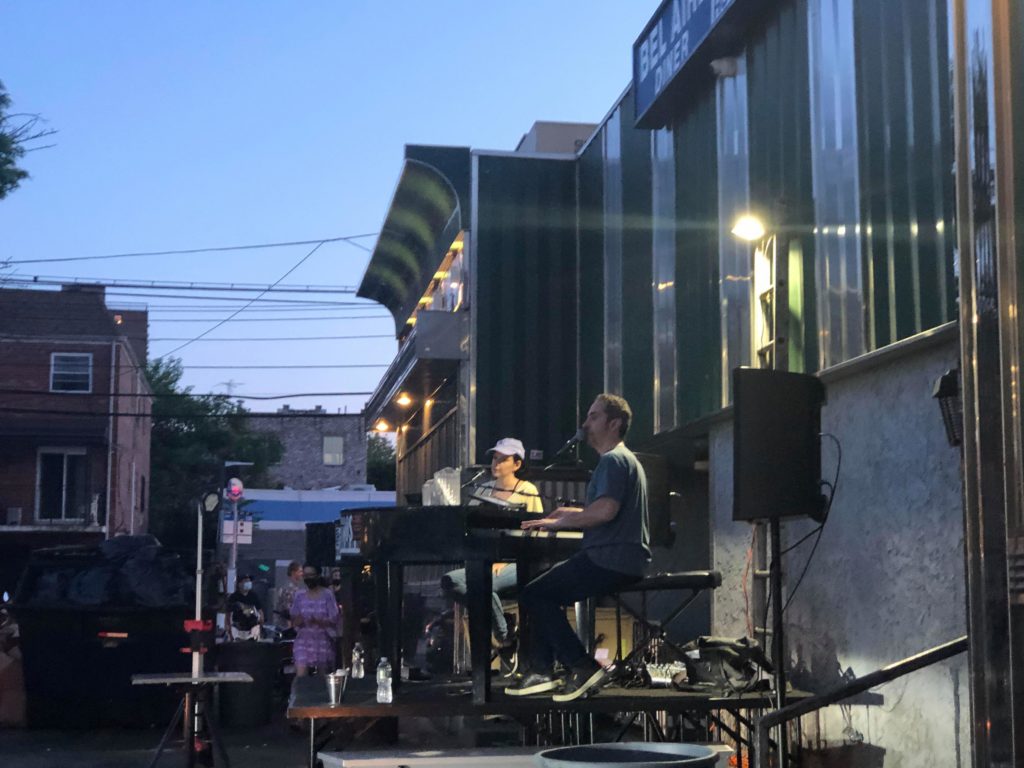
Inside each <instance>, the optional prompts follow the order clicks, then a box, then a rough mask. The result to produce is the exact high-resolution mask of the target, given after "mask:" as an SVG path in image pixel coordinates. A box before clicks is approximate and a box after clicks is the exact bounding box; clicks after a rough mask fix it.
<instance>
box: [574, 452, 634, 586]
mask: <svg viewBox="0 0 1024 768" xmlns="http://www.w3.org/2000/svg"><path fill="white" fill-rule="evenodd" d="M602 496H607V497H609V498H611V499H614V500H615V501H617V502H619V511H618V514H616V515H615V517H613V518H612V519H611V520H609V521H608V522H607V523H602V524H601V525H599V526H597V527H595V528H588V529H587V530H585V531H584V532H583V549H584V551H585V552H586V553H587V556H588V557H589V558H590V560H591V561H592V562H593V563H594V564H595V565H597V566H600V567H601V568H607V569H608V570H610V571H618V572H619V573H627V574H630V575H631V576H643V575H644V571H645V570H646V568H647V563H649V562H650V560H651V547H650V539H651V536H650V527H649V523H648V520H647V477H646V475H644V468H643V467H642V466H640V462H639V461H637V458H636V456H635V455H634V454H633V452H632V451H631V450H629V449H628V448H627V447H626V446H625V445H624V444H623V443H619V444H618V445H617V446H616V447H615V448H613V449H612V450H610V451H608V453H606V454H604V455H603V456H601V459H600V461H598V463H597V469H595V470H594V474H593V476H592V477H591V478H590V484H589V485H588V486H587V504H588V505H589V504H592V503H593V502H594V501H596V500H597V499H600V498H601V497H602Z"/></svg>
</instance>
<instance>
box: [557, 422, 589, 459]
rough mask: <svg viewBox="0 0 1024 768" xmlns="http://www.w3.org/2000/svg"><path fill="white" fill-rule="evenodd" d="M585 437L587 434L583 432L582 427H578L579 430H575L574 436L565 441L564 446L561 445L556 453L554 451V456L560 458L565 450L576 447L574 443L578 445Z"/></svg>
mask: <svg viewBox="0 0 1024 768" xmlns="http://www.w3.org/2000/svg"><path fill="white" fill-rule="evenodd" d="M586 436H587V433H586V432H584V431H583V427H580V428H579V429H577V430H576V434H575V435H573V436H572V437H570V438H569V439H568V440H566V441H565V445H563V446H562V447H561V448H559V449H558V450H557V451H555V456H561V455H562V454H563V453H565V452H566V451H567V450H569V449H570V448H572V447H573V446H574V445H576V443H578V442H580V441H581V440H583V439H585V438H586Z"/></svg>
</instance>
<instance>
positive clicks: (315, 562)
mask: <svg viewBox="0 0 1024 768" xmlns="http://www.w3.org/2000/svg"><path fill="white" fill-rule="evenodd" d="M335 527H336V524H335V523H306V564H307V565H312V566H313V567H314V568H326V567H328V566H331V565H334V563H335V562H336V561H337V559H338V556H337V549H336V547H335V532H334V530H335Z"/></svg>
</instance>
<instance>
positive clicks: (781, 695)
mask: <svg viewBox="0 0 1024 768" xmlns="http://www.w3.org/2000/svg"><path fill="white" fill-rule="evenodd" d="M781 538H782V526H781V525H780V524H779V518H777V517H773V518H772V520H771V539H772V541H771V546H772V563H771V575H770V579H771V589H772V664H774V665H775V707H776V709H782V708H783V707H784V706H786V643H785V637H784V635H785V633H784V631H783V628H782V608H783V602H782V544H781ZM775 740H776V743H777V744H778V745H779V755H778V760H777V762H776V765H777V766H778V768H786V764H787V755H786V726H785V724H783V725H780V726H779V732H778V734H777V735H776V737H775Z"/></svg>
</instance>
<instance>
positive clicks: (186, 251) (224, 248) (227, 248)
mask: <svg viewBox="0 0 1024 768" xmlns="http://www.w3.org/2000/svg"><path fill="white" fill-rule="evenodd" d="M377 234H379V233H377V232H368V233H366V234H362V235H348V236H346V237H328V238H324V239H322V240H292V241H290V242H284V243H256V244H253V245H226V246H219V247H214V248H185V249H180V250H173V251H135V252H132V253H108V254H104V255H101V256H67V257H64V258H52V259H8V260H6V261H3V262H0V264H53V263H56V262H67V261H97V260H100V259H127V258H133V257H135V256H183V255H187V254H194V253H223V252H225V251H252V250H258V249H261V248H284V247H287V246H290V245H313V244H318V247H319V245H323V244H324V243H342V242H344V243H348V244H349V245H353V246H355V247H356V248H360V249H362V250H364V251H366V252H367V253H369V252H370V249H369V248H367V247H366V246H365V245H362V244H361V243H357V242H355V241H356V240H359V239H362V238H364V237H374V236H375V235H377Z"/></svg>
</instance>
